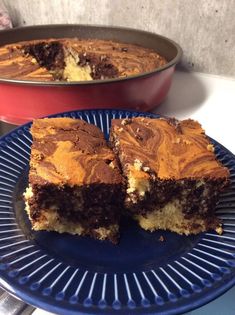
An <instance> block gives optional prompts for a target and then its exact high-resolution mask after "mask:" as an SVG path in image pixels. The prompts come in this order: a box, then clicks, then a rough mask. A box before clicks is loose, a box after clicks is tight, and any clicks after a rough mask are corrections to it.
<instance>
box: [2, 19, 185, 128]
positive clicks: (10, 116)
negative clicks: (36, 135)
mask: <svg viewBox="0 0 235 315" xmlns="http://www.w3.org/2000/svg"><path fill="white" fill-rule="evenodd" d="M63 37H69V38H74V37H78V38H97V39H106V40H114V41H120V42H124V43H131V44H137V45H141V46H143V47H146V48H152V49H154V50H155V51H156V52H158V53H159V54H160V55H162V56H164V57H165V58H166V59H167V61H168V63H167V64H166V65H165V66H163V67H161V68H159V69H156V70H154V71H151V72H146V73H142V74H139V75H134V76H129V77H127V78H117V79H109V80H94V81H80V82H38V81H24V80H16V79H4V78H2V77H1V73H0V119H1V120H3V121H6V122H9V123H13V124H22V123H25V122H27V121H29V120H32V119H34V118H37V117H41V116H45V115H49V114H53V113H56V112H63V111H69V110H75V109H90V108H112V107H113V108H123V109H132V110H141V111H149V110H151V109H153V108H155V107H156V106H157V105H159V104H160V103H161V102H162V101H163V100H164V99H165V97H166V95H167V92H168V90H169V88H170V85H171V80H172V75H173V73H174V70H175V65H176V64H177V63H178V62H179V60H180V58H181V55H182V49H181V48H180V46H179V45H178V44H176V43H175V42H173V41H172V40H170V39H168V38H166V37H163V36H160V35H157V34H153V33H149V32H145V31H140V30H134V29H129V28H122V27H110V26H94V25H71V24H66V25H41V26H28V27H21V28H16V29H12V30H6V31H2V32H0V46H2V45H5V44H10V43H15V42H19V41H24V40H32V39H46V38H63Z"/></svg>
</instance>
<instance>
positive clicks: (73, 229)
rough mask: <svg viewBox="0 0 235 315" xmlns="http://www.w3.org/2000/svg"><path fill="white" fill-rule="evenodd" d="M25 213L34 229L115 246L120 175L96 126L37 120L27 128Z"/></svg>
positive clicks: (72, 122) (120, 186)
mask: <svg viewBox="0 0 235 315" xmlns="http://www.w3.org/2000/svg"><path fill="white" fill-rule="evenodd" d="M31 134H32V137H33V144H32V149H31V157H30V171H29V187H28V188H27V190H26V192H25V200H26V210H27V212H28V215H29V219H30V221H31V223H32V228H33V229H34V230H47V231H57V232H60V233H62V232H68V233H71V234H79V235H90V236H92V237H94V238H97V239H100V240H103V239H108V240H110V241H112V242H116V241H117V238H118V224H119V219H120V211H121V208H122V205H123V198H124V197H123V196H124V194H123V188H122V187H123V186H122V176H121V174H120V170H119V167H118V165H117V162H116V159H115V155H114V153H113V152H112V150H111V149H110V148H108V146H107V144H106V141H105V139H104V136H103V134H102V132H101V130H100V129H99V128H97V127H96V126H94V125H91V124H88V123H86V122H85V121H83V120H79V119H72V118H45V119H37V120H35V121H34V122H33V125H32V127H31Z"/></svg>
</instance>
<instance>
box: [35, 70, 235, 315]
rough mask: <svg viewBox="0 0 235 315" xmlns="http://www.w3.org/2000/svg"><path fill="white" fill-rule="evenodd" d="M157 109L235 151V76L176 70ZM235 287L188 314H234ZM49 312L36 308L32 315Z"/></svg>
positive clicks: (158, 111) (43, 314) (157, 111)
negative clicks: (191, 124)
mask: <svg viewBox="0 0 235 315" xmlns="http://www.w3.org/2000/svg"><path fill="white" fill-rule="evenodd" d="M155 112H156V113H159V114H163V115H167V116H171V117H176V118H179V119H185V118H193V119H196V120H198V121H199V122H200V123H201V124H202V126H203V128H204V129H205V130H206V133H207V134H208V135H209V136H210V137H212V138H214V139H215V140H217V141H218V142H220V143H221V144H223V145H224V146H225V147H226V148H228V149H229V150H230V151H231V152H232V153H234V154H235V141H234V136H235V80H234V79H231V78H222V77H218V76H213V75H207V74H201V73H186V72H176V73H175V76H174V79H173V84H172V87H171V90H170V93H169V95H168V98H167V100H166V101H165V102H164V103H163V104H162V105H161V106H159V107H158V108H157V109H156V110H155ZM232 296H233V297H234V296H235V288H233V289H231V290H230V291H229V292H227V293H226V294H225V295H224V296H223V297H221V298H219V299H217V300H216V301H213V302H211V303H209V304H208V305H206V306H204V307H201V308H200V309H198V310H196V311H192V312H190V313H188V314H191V315H206V314H210V313H211V314H213V315H219V314H226V315H232V314H235V302H234V299H233V298H232ZM46 314H49V313H47V312H45V311H42V310H39V309H37V310H35V311H34V313H33V315H46Z"/></svg>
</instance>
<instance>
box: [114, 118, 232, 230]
mask: <svg viewBox="0 0 235 315" xmlns="http://www.w3.org/2000/svg"><path fill="white" fill-rule="evenodd" d="M110 141H111V143H112V146H113V148H114V150H115V152H116V154H117V156H118V159H119V161H120V164H121V167H122V172H123V174H124V176H125V179H126V183H127V187H126V198H125V207H126V209H127V212H128V213H129V214H130V215H131V216H132V217H133V218H134V219H136V220H137V221H138V223H139V225H140V226H141V227H142V228H143V229H145V230H150V231H154V230H158V229H163V230H169V231H173V232H176V233H178V234H185V235H189V234H198V233H200V232H203V231H207V230H209V229H214V230H216V231H217V232H218V233H222V227H221V225H220V222H219V220H218V219H217V217H216V216H215V205H216V202H217V201H218V197H219V193H220V192H221V191H222V190H223V189H224V187H225V186H226V185H227V183H228V178H229V171H228V169H227V168H225V167H223V166H222V165H221V164H220V163H219V162H218V161H217V160H216V156H215V153H214V147H213V145H212V144H211V143H210V141H209V139H208V138H207V137H206V135H205V133H204V130H203V129H202V127H201V125H200V124H199V123H198V122H196V121H193V120H190V119H188V120H183V121H177V120H176V119H151V118H141V117H139V118H132V119H124V120H121V119H115V120H113V121H112V126H111V135H110Z"/></svg>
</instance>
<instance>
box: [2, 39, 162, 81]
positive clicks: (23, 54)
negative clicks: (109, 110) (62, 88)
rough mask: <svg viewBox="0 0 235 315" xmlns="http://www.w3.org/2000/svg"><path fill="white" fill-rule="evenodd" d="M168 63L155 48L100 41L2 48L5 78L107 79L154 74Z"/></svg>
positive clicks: (41, 42)
mask: <svg viewBox="0 0 235 315" xmlns="http://www.w3.org/2000/svg"><path fill="white" fill-rule="evenodd" d="M166 63H167V60H166V59H165V58H164V57H162V56H160V55H159V54H158V53H157V52H155V51H153V50H151V49H148V48H144V47H141V46H137V45H133V44H126V43H119V42H114V41H108V40H107V41H105V40H98V39H77V38H74V39H71V38H64V39H46V40H34V41H28V42H19V43H15V44H10V45H5V46H2V47H0V72H1V77H3V78H14V79H25V80H39V81H53V80H65V81H81V80H94V79H95V80H103V79H109V78H117V77H127V76H130V75H135V74H140V73H143V72H148V71H152V70H154V69H157V68H159V67H161V66H163V65H165V64H166ZM40 74H41V76H40Z"/></svg>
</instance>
